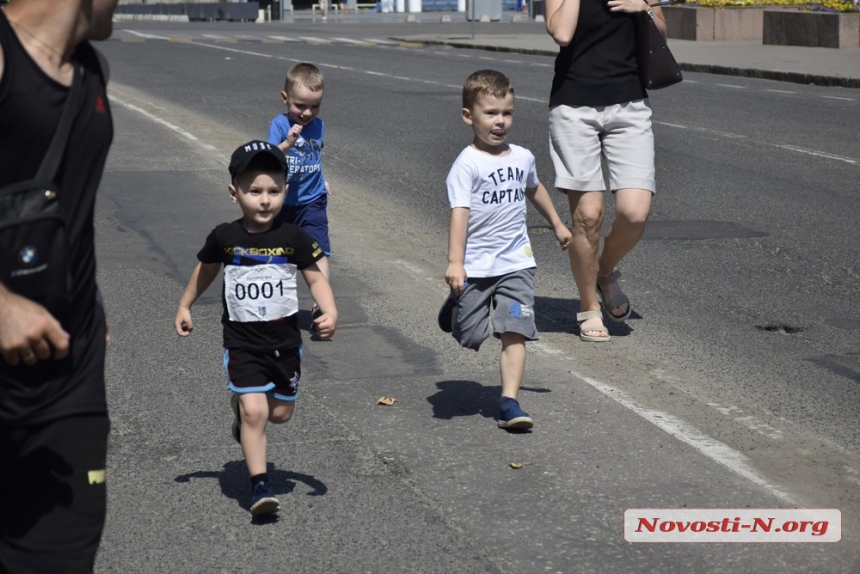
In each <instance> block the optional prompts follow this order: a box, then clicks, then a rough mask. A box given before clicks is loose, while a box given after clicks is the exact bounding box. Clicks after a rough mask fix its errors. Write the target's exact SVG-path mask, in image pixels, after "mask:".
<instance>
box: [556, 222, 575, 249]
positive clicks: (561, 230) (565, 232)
mask: <svg viewBox="0 0 860 574" xmlns="http://www.w3.org/2000/svg"><path fill="white" fill-rule="evenodd" d="M572 238H573V235H572V234H571V233H570V229H568V228H567V226H566V225H565V224H563V223H559V224H558V225H556V226H555V239H556V240H557V241H558V244H559V245H561V249H562V251H564V250H565V249H567V248H568V247H570V241H571V239H572Z"/></svg>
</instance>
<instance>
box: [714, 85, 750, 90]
mask: <svg viewBox="0 0 860 574" xmlns="http://www.w3.org/2000/svg"><path fill="white" fill-rule="evenodd" d="M717 85H718V86H720V87H721V88H733V89H735V90H746V89H747V87H746V86H736V85H734V84H717Z"/></svg>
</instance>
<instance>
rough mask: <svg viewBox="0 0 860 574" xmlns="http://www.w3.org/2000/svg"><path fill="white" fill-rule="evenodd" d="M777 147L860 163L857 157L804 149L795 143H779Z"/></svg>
mask: <svg viewBox="0 0 860 574" xmlns="http://www.w3.org/2000/svg"><path fill="white" fill-rule="evenodd" d="M776 147H778V148H781V149H787V150H789V151H796V152H798V153H805V154H807V155H814V156H816V157H823V158H827V159H835V160H836V161H844V162H845V163H850V164H851V165H858V164H860V160H857V159H852V158H850V157H844V156H841V155H833V154H831V153H825V152H823V151H816V150H814V149H804V148H802V147H797V146H794V145H777V146H776Z"/></svg>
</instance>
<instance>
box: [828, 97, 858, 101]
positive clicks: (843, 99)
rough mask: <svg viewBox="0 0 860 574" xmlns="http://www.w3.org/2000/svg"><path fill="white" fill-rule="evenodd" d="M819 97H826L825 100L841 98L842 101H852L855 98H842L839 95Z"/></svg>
mask: <svg viewBox="0 0 860 574" xmlns="http://www.w3.org/2000/svg"><path fill="white" fill-rule="evenodd" d="M821 97H822V98H824V99H826V100H842V101H843V102H853V101H855V100H854V98H843V97H840V96H821Z"/></svg>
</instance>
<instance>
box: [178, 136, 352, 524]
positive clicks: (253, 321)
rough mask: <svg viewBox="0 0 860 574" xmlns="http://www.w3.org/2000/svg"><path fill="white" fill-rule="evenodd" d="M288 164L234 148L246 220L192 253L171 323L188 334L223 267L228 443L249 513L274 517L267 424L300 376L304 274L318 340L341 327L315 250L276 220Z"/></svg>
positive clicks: (289, 403) (235, 195) (270, 148)
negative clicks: (238, 463)
mask: <svg viewBox="0 0 860 574" xmlns="http://www.w3.org/2000/svg"><path fill="white" fill-rule="evenodd" d="M286 171H287V160H286V157H285V156H284V153H283V152H282V151H281V150H279V149H278V148H277V146H274V145H271V144H269V143H266V142H263V141H252V142H249V143H247V144H245V145H242V146H239V148H237V149H236V151H235V152H233V156H232V158H231V160H230V176H231V183H230V185H229V187H228V189H229V191H230V197H231V199H232V200H233V203H236V204H238V205H239V207H240V208H241V209H242V218H241V219H238V220H236V221H233V222H231V223H222V224H221V225H219V226H218V227H216V228H215V229H214V230H213V231H212V232H211V233H210V234H209V237H207V239H206V244H205V245H204V246H203V249H201V250H200V252H199V253H198V254H197V258H198V259H199V260H200V263H198V264H197V267H196V268H195V269H194V272H193V273H192V274H191V280H190V281H189V282H188V286H187V287H186V289H185V294H184V295H183V296H182V299H181V300H180V301H179V309H178V310H177V312H176V318H175V319H174V327H175V328H176V333H177V334H178V335H180V336H181V337H187V336H188V335H190V334H191V331H192V330H193V328H194V324H193V322H192V320H191V306H192V305H193V304H194V302H195V301H196V300H197V298H198V297H199V296H200V295H202V294H203V292H204V291H206V289H207V288H208V287H209V285H211V284H212V282H213V281H214V280H215V278H216V277H217V276H218V271H219V270H220V269H221V266H222V265H223V266H224V289H223V293H222V299H221V300H222V303H223V307H224V313H223V315H222V318H221V322H222V323H223V325H224V370H225V371H226V372H227V388H228V389H229V390H230V391H232V392H233V395H232V398H231V405H232V408H233V413H234V419H235V420H234V421H233V425H232V433H233V438H234V439H236V441H237V442H238V443H239V444H241V445H242V451H243V453H244V455H245V463H246V464H247V465H248V474H249V475H250V477H251V513H252V514H254V515H255V516H256V515H264V514H272V513H274V512H277V511H278V510H279V509H280V506H279V503H278V500H277V498H275V495H274V492H273V490H272V484H271V482H270V481H269V479H268V476H267V474H266V436H265V430H266V423H267V422H272V423H275V424H281V423H285V422H287V421H288V420H290V417H292V415H293V410H294V409H295V400H296V398H297V397H298V382H299V378H300V377H301V343H302V338H301V333H300V331H299V328H298V308H299V306H298V305H299V302H298V296H297V283H296V275H297V273H298V272H301V274H302V276H303V278H304V280H305V282H306V283H307V285H308V288H309V289H310V292H311V295H312V296H313V298H314V300H315V301H317V304H318V305H319V307H320V310H321V311H322V315H321V316H319V317H317V318H316V319H314V323H315V325H316V327H317V330H318V331H319V336H320V338H321V339H329V338H331V336H332V335H334V331H335V328H336V327H337V308H336V307H335V302H334V295H333V294H332V290H331V286H330V285H329V283H328V281H327V280H326V278H325V276H324V275H323V274H322V272H321V271H320V269H319V267H318V266H317V263H316V262H317V261H318V260H319V259H320V258H322V257H323V256H324V254H323V251H322V249H321V248H320V246H319V245H318V244H317V243H316V242H315V241H314V240H313V239H312V238H311V237H310V236H309V235H308V234H307V233H306V232H305V231H303V230H302V229H301V228H299V227H297V226H295V225H292V224H289V223H283V222H281V221H279V220H277V219H276V216H277V214H278V212H279V211H280V210H281V207H282V206H283V205H284V187H285V183H284V182H285V180H286Z"/></svg>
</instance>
